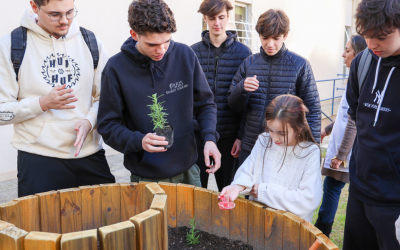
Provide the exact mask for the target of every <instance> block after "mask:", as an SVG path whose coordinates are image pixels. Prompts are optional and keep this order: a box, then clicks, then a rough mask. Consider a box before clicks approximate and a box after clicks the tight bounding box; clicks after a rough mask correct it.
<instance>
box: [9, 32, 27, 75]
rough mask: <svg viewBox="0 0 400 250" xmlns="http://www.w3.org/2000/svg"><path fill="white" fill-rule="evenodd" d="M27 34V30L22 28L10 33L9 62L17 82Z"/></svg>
mask: <svg viewBox="0 0 400 250" xmlns="http://www.w3.org/2000/svg"><path fill="white" fill-rule="evenodd" d="M27 32H28V31H27V29H26V28H24V27H22V26H21V27H18V28H16V29H15V30H13V31H12V32H11V62H12V64H13V67H14V71H15V74H16V79H17V82H18V73H19V69H20V68H21V64H22V60H23V59H24V55H25V51H26V41H27Z"/></svg>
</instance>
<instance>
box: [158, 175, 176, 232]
mask: <svg viewBox="0 0 400 250" xmlns="http://www.w3.org/2000/svg"><path fill="white" fill-rule="evenodd" d="M158 185H160V187H161V188H162V189H163V190H164V192H165V194H166V195H167V196H168V226H169V227H176V225H177V220H176V184H174V183H167V182H159V183H158Z"/></svg>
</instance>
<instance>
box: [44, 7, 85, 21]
mask: <svg viewBox="0 0 400 250" xmlns="http://www.w3.org/2000/svg"><path fill="white" fill-rule="evenodd" d="M38 7H39V9H41V10H42V11H43V12H44V13H46V15H48V16H49V17H50V20H51V21H52V22H59V21H61V19H62V18H63V16H65V17H66V18H67V19H68V20H71V19H74V18H75V17H76V15H78V9H77V8H76V7H75V6H74V10H70V11H68V12H67V13H65V14H61V13H51V14H49V13H47V12H46V11H44V10H43V9H42V8H41V7H40V5H38Z"/></svg>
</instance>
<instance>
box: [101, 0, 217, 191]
mask: <svg viewBox="0 0 400 250" xmlns="http://www.w3.org/2000/svg"><path fill="white" fill-rule="evenodd" d="M128 21H129V25H130V27H131V37H130V38H129V39H128V40H127V41H126V42H125V43H124V44H123V45H122V48H121V52H120V53H118V54H117V55H115V56H113V57H112V58H110V60H109V61H108V63H107V65H106V67H105V69H104V71H103V76H102V88H103V90H104V91H103V95H102V96H101V100H100V108H99V115H98V119H99V125H98V129H99V132H100V134H101V135H102V136H103V138H104V139H105V142H106V143H107V144H108V145H110V146H111V147H113V148H114V149H116V150H118V151H120V152H123V153H124V154H125V159H124V165H125V167H126V168H127V169H128V170H130V171H131V173H132V175H131V181H132V182H139V181H153V182H158V181H164V182H173V183H186V184H193V185H196V186H200V170H199V168H198V167H197V166H196V164H195V162H196V160H197V151H196V141H195V137H194V128H193V115H195V116H196V117H198V121H199V125H200V130H201V132H200V133H201V138H202V144H203V146H204V154H203V157H204V158H205V162H206V165H207V167H209V168H210V169H208V170H207V171H208V172H209V173H214V172H215V171H217V170H218V168H219V166H220V161H221V155H220V153H219V151H218V149H217V146H216V143H217V140H218V133H217V132H216V130H215V127H216V118H217V117H216V112H217V111H216V105H215V103H214V101H213V95H212V92H211V91H210V89H209V87H208V85H207V81H206V79H205V77H204V73H203V71H202V69H201V67H200V65H199V62H198V60H197V57H196V55H195V54H194V52H193V50H191V49H190V47H188V46H186V45H184V44H180V43H176V42H174V41H173V40H172V33H174V32H175V31H176V23H175V19H174V15H173V13H172V11H171V10H170V8H169V7H168V5H167V4H166V3H165V2H164V1H162V0H135V1H133V2H132V4H131V5H130V7H129V12H128ZM155 93H156V94H157V95H158V96H161V97H160V101H161V102H164V103H163V106H164V107H165V109H166V110H165V112H166V113H168V117H167V120H168V122H169V123H170V125H171V126H172V127H173V129H174V143H173V145H172V147H171V148H169V149H165V148H164V147H163V146H166V145H168V142H167V141H166V140H165V137H163V136H157V135H156V134H154V133H153V132H154V130H153V129H154V126H153V124H152V122H151V117H150V116H149V115H148V114H149V113H150V109H149V107H148V105H150V104H152V100H151V99H150V98H149V96H151V95H153V94H155ZM160 146H161V147H160ZM199 157H202V156H199ZM210 157H212V158H214V165H212V164H211V163H210Z"/></svg>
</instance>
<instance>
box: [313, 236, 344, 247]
mask: <svg viewBox="0 0 400 250" xmlns="http://www.w3.org/2000/svg"><path fill="white" fill-rule="evenodd" d="M317 239H319V240H320V241H321V242H322V245H321V246H320V247H319V248H318V250H339V248H338V247H337V246H336V245H335V244H333V242H332V241H331V240H330V239H328V237H326V235H325V234H320V235H317Z"/></svg>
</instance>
